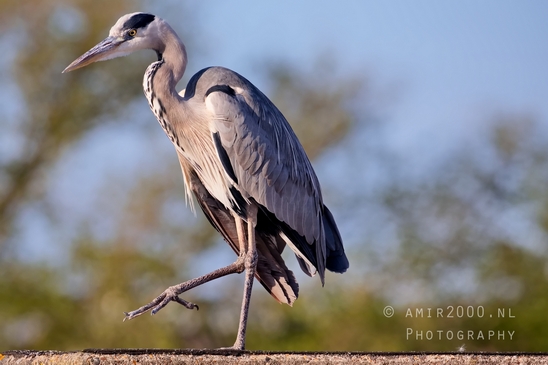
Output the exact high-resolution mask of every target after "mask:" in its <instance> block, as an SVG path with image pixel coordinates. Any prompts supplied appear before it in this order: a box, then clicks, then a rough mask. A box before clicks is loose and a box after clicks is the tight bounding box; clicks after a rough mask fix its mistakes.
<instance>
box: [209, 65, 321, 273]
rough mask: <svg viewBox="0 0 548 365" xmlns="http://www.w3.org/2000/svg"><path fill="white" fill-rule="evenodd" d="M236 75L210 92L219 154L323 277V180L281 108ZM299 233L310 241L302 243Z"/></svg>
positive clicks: (236, 182) (237, 183)
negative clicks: (321, 187)
mask: <svg viewBox="0 0 548 365" xmlns="http://www.w3.org/2000/svg"><path fill="white" fill-rule="evenodd" d="M236 75H237V74H236ZM237 76H238V77H237V78H235V79H233V80H229V81H231V83H227V84H216V85H215V86H212V87H210V88H209V89H208V90H207V92H206V93H205V98H206V107H207V109H208V110H209V111H210V113H211V114H212V118H211V123H210V130H211V135H212V139H213V141H214V143H215V146H216V150H217V153H218V157H219V159H220V160H221V163H222V165H223V167H224V169H225V172H226V175H227V178H229V179H230V180H231V183H232V185H233V186H234V187H235V188H236V189H237V190H238V191H239V193H240V194H241V195H242V196H243V198H244V199H248V200H249V199H253V200H254V201H256V202H257V203H259V204H260V205H261V207H263V208H264V209H266V210H267V211H268V212H269V213H272V214H273V215H274V216H275V218H276V219H277V220H279V221H280V222H283V223H285V224H286V225H287V226H288V227H290V228H291V231H287V230H286V231H284V232H283V233H284V236H285V237H286V238H287V240H286V243H288V244H289V245H290V246H291V248H292V249H293V251H294V252H295V253H296V255H297V258H299V261H300V263H301V267H303V266H304V267H303V269H304V271H305V272H307V271H308V272H307V273H308V274H314V271H315V268H313V267H312V268H311V267H310V266H311V265H310V264H312V266H316V268H317V269H318V271H319V272H320V275H321V277H322V281H323V273H324V271H325V260H326V252H325V251H326V248H325V235H324V228H323V224H324V219H323V208H324V206H323V203H322V197H321V192H320V186H319V182H318V179H317V177H316V175H315V173H314V170H313V169H312V165H311V163H310V161H309V160H308V157H307V156H306V153H305V151H304V149H303V147H302V146H301V144H300V142H299V141H298V139H297V137H296V136H295V134H294V132H293V130H292V129H291V127H290V126H289V124H288V122H287V121H286V119H285V118H284V116H283V115H282V113H281V112H280V111H279V110H278V109H277V108H276V106H274V104H273V103H272V102H271V101H270V100H269V99H268V98H267V97H266V96H265V95H264V94H262V93H261V92H260V91H259V90H258V89H257V88H255V87H254V86H253V85H252V84H251V83H249V82H248V81H247V80H245V79H244V78H243V77H241V76H239V75H237ZM291 236H293V237H291ZM297 236H300V238H301V240H300V241H302V239H304V240H305V241H306V242H307V243H308V245H307V244H300V241H299V237H297ZM284 240H285V239H284ZM303 264H304V265H303ZM307 269H308V270H307Z"/></svg>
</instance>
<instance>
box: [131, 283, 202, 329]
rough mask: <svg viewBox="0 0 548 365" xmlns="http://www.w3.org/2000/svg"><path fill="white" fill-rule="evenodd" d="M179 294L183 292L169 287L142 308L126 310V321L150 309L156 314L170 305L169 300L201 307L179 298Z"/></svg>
mask: <svg viewBox="0 0 548 365" xmlns="http://www.w3.org/2000/svg"><path fill="white" fill-rule="evenodd" d="M179 294H181V293H178V292H177V290H174V288H173V287H169V288H167V289H166V290H165V291H164V292H163V293H162V294H160V295H159V296H158V297H156V298H155V299H154V300H153V301H152V302H150V303H148V304H146V305H144V306H142V307H141V308H139V309H136V310H134V311H131V312H124V314H125V317H124V322H125V321H126V320H131V319H133V318H135V317H138V316H140V315H142V314H145V313H146V312H148V311H150V314H151V315H155V314H156V313H158V312H159V311H160V310H161V309H162V308H164V307H165V306H166V305H168V304H169V302H172V301H173V302H176V303H179V304H181V305H182V306H184V307H185V308H187V309H194V308H196V310H199V309H200V308H199V307H198V305H196V304H194V303H191V302H188V301H186V300H184V299H181V298H179Z"/></svg>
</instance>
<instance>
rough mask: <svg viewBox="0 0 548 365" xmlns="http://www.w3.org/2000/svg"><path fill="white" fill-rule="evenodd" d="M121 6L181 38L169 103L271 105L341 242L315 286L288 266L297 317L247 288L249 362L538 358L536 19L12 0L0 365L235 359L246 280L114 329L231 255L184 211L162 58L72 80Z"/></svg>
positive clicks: (323, 7) (541, 120)
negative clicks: (157, 95)
mask: <svg viewBox="0 0 548 365" xmlns="http://www.w3.org/2000/svg"><path fill="white" fill-rule="evenodd" d="M133 11H148V12H152V13H154V14H157V15H159V16H161V17H163V18H165V19H166V20H168V21H169V22H170V24H171V25H172V26H173V28H174V29H175V30H176V31H177V32H178V33H179V35H180V36H181V38H182V39H183V41H184V42H185V43H186V45H187V50H188V53H189V58H190V61H189V66H188V69H187V73H186V75H185V78H184V79H183V80H182V82H181V83H180V88H181V89H182V88H184V85H185V83H186V81H187V80H188V79H189V78H190V76H191V75H192V74H193V73H195V72H197V71H198V70H200V69H201V68H203V67H206V66H210V65H223V66H226V67H229V68H231V69H233V70H235V71H237V72H239V73H241V74H243V75H245V76H246V77H247V78H248V79H250V80H251V81H252V82H253V83H255V84H256V85H257V86H258V87H259V88H261V89H262V90H263V91H264V92H265V93H266V94H267V95H268V96H269V97H271V99H272V100H273V101H274V102H275V103H276V104H277V105H278V107H279V108H280V109H281V110H282V112H283V113H284V114H285V115H286V117H287V118H288V120H289V121H290V123H291V124H292V125H293V127H294V129H295V131H296V133H297V135H298V136H299V138H300V139H301V141H302V142H303V145H304V146H305V149H306V150H307V152H308V154H309V156H310V157H311V159H312V160H313V164H314V166H315V169H316V171H317V174H318V176H319V178H320V181H321V183H322V187H323V191H324V199H325V202H326V204H327V205H328V206H329V207H330V209H331V210H332V211H333V213H334V215H335V218H336V220H337V222H338V224H339V227H340V230H341V233H342V236H343V239H344V241H345V245H346V247H347V253H348V255H349V258H350V264H351V266H350V270H349V271H348V272H347V273H346V274H344V275H338V274H328V275H327V278H326V285H325V287H323V288H322V287H321V284H320V282H319V280H318V278H317V277H316V278H308V277H306V276H305V275H304V274H302V273H301V272H300V270H299V269H298V265H297V264H296V261H295V260H294V258H293V256H292V255H291V254H290V253H289V252H288V253H287V255H286V258H287V261H288V262H289V266H290V267H291V268H292V269H293V270H294V271H295V273H296V274H297V278H298V280H299V282H300V284H301V293H300V298H299V300H298V301H297V302H296V304H295V305H294V307H293V308H290V307H288V306H283V305H279V304H278V303H276V302H275V301H274V300H273V299H272V298H271V297H270V296H269V295H268V294H267V293H266V291H264V290H262V288H261V287H260V286H256V287H255V291H254V293H253V298H252V304H251V318H250V325H249V329H248V331H249V332H248V341H247V345H248V348H249V349H252V350H258V349H260V350H303V351H304V350H330V351H349V350H355V351H408V350H428V351H454V350H457V348H460V347H463V346H464V348H465V349H466V350H471V351H474V350H484V351H541V350H546V349H547V347H546V343H547V342H546V340H547V338H548V316H547V315H546V313H547V311H548V261H547V259H548V144H547V141H548V66H547V65H548V22H547V21H546V19H547V15H548V3H547V2H546V1H522V2H516V1H506V0H502V1H500V0H496V1H488V0H486V1H481V2H477V1H445V2H439V1H434V0H432V1H426V0H425V1H412V2H410V1H350V0H348V1H342V2H335V1H313V0H307V1H299V2H294V1H288V0H286V1H261V2H255V1H231V2H225V1H221V0H212V1H207V2H192V1H174V0H173V1H163V2H153V1H133V0H132V1H129V0H125V1H115V2H113V1H101V0H93V1H92V0H73V1H69V0H45V1H42V0H41V1H38V0H28V1H24V2H23V1H18V0H1V1H0V85H1V87H0V351H1V350H6V349H22V348H26V349H57V350H75V349H82V348H99V347H132V348H134V347H147V348H150V347H159V348H182V347H198V348H201V347H220V346H228V345H231V344H232V343H233V341H234V336H235V333H236V329H237V321H238V315H239V306H240V301H241V294H242V283H243V281H242V277H241V276H232V277H227V278H223V279H220V280H218V281H217V282H214V283H210V284H207V285H205V286H204V287H202V288H198V289H195V290H192V291H190V292H188V293H187V294H185V295H184V298H185V299H187V300H190V301H193V302H195V303H197V304H199V305H200V310H199V311H188V310H185V309H184V308H182V307H180V306H177V305H174V304H172V305H169V306H168V307H166V308H165V309H164V310H162V311H161V312H160V313H158V314H157V315H156V316H154V317H152V316H148V315H146V316H142V317H139V318H137V319H135V320H132V321H130V322H122V319H123V317H124V315H123V312H124V311H128V310H133V309H135V308H137V307H139V306H141V305H142V304H144V303H147V302H148V301H149V300H151V299H152V298H153V297H155V296H156V295H157V294H159V293H160V292H161V291H163V290H164V289H165V288H166V287H167V286H170V285H173V284H176V283H179V282H181V281H184V280H186V279H189V278H192V277H195V276H197V275H201V274H203V273H205V272H208V271H209V270H212V269H214V268H216V267H219V266H220V265H225V264H228V263H230V262H232V261H233V260H234V254H233V252H232V251H231V250H230V248H229V247H228V245H227V244H226V243H224V242H223V241H222V239H221V238H220V235H218V234H217V233H216V232H215V231H214V230H213V229H212V228H211V227H210V226H209V224H208V223H207V222H206V220H205V219H204V218H203V216H202V214H201V212H198V214H197V216H194V215H193V214H192V213H191V211H190V209H189V208H188V207H187V206H186V205H185V201H184V190H183V180H182V177H181V173H180V170H179V166H178V162H177V158H176V155H175V153H174V151H173V147H172V146H171V143H170V142H169V140H168V139H167V138H166V137H165V135H164V133H163V131H162V129H161V128H160V127H159V126H158V124H157V122H156V120H155V118H154V116H153V115H152V113H151V112H150V111H149V109H148V105H147V102H146V100H145V98H144V96H143V94H142V90H141V82H142V75H143V72H144V70H145V68H146V66H147V65H148V64H149V63H150V62H151V61H153V60H154V58H155V56H154V54H153V52H142V53H139V54H134V55H132V56H131V57H127V58H122V59H116V60H112V61H109V62H104V63H100V64H95V65H92V66H90V67H87V68H85V69H82V70H78V71H76V72H72V73H69V74H61V71H62V70H63V69H64V68H65V67H66V66H67V65H68V64H69V63H70V62H71V61H72V60H74V59H75V58H76V57H77V56H79V55H80V54H82V53H83V52H84V51H86V50H87V49H89V48H91V47H92V46H93V45H95V44H96V43H97V42H99V41H100V40H102V39H103V38H104V37H105V36H106V35H107V34H108V30H109V29H110V27H111V26H112V25H113V24H114V23H115V21H116V20H117V19H118V18H119V17H120V16H121V15H123V14H125V13H128V12H133ZM387 306H390V307H392V308H393V309H394V313H393V315H392V316H387V315H386V314H390V311H389V309H388V310H387V309H385V308H387ZM428 308H432V309H431V313H432V314H431V315H430V316H428ZM421 309H422V314H421V312H420V311H421ZM439 309H441V310H442V312H443V313H442V314H443V317H437V316H436V315H435V314H437V313H438V311H439ZM434 313H435V314H434ZM421 331H422V332H421ZM428 331H431V333H430V334H431V335H432V336H431V337H430V335H429V333H428ZM438 331H441V332H438ZM458 331H464V332H458ZM489 331H493V332H492V333H493V335H492V336H491V332H489ZM419 333H421V334H422V337H421V336H420V335H419ZM459 333H461V334H464V337H462V338H461V337H460V336H459ZM470 333H471V334H472V336H471V337H470ZM501 333H502V337H501V335H500V334H501ZM428 337H430V339H429V338H428Z"/></svg>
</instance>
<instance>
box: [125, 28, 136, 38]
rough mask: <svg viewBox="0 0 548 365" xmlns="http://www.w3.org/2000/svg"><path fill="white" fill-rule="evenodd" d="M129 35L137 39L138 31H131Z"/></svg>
mask: <svg viewBox="0 0 548 365" xmlns="http://www.w3.org/2000/svg"><path fill="white" fill-rule="evenodd" d="M127 34H129V35H130V36H131V37H135V36H136V35H137V31H136V30H135V29H130V30H129V32H127Z"/></svg>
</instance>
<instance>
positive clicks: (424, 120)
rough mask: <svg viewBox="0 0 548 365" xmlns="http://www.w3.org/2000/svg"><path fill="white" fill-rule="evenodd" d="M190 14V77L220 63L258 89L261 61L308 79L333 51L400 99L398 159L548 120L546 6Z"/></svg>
mask: <svg viewBox="0 0 548 365" xmlns="http://www.w3.org/2000/svg"><path fill="white" fill-rule="evenodd" d="M190 8H191V7H190V6H189V9H190ZM196 10H197V11H196V14H192V17H193V22H196V23H197V24H199V31H200V33H201V34H200V37H201V38H203V39H204V42H205V43H206V44H207V53H206V56H205V57H203V58H200V59H193V57H192V54H190V65H189V70H192V71H196V70H198V69H200V68H202V67H203V66H206V65H212V64H215V65H223V66H226V67H229V68H232V69H234V70H236V71H238V72H240V73H242V74H244V76H246V77H248V78H249V79H251V80H252V81H254V82H255V83H257V84H258V86H261V82H263V81H262V79H261V76H262V75H260V72H259V71H260V65H261V62H263V61H265V60H284V61H286V62H289V63H293V64H296V65H298V68H301V69H306V67H307V65H312V63H313V62H314V61H315V60H316V58H317V57H319V56H321V55H322V54H325V53H329V54H331V55H332V56H333V57H334V59H335V60H336V62H337V65H338V67H339V68H340V69H342V70H344V71H345V72H347V73H352V72H354V73H363V74H366V75H368V77H369V78H370V79H371V80H372V82H373V83H374V85H375V86H376V87H378V88H379V89H378V92H379V93H381V94H382V93H383V92H385V91H386V90H390V89H391V88H394V87H395V88H396V89H397V91H396V94H397V98H398V100H397V102H395V103H394V104H391V105H390V107H391V109H390V113H389V115H388V117H389V119H390V122H391V123H392V125H393V129H392V130H391V131H390V137H389V141H387V142H389V143H392V144H393V147H394V148H395V149H401V150H402V151H407V150H408V149H418V150H420V149H421V148H427V149H428V150H430V149H432V148H434V149H436V151H437V150H439V151H443V150H444V149H447V148H452V146H454V145H455V144H462V143H466V142H467V141H469V140H473V139H474V138H475V136H476V135H477V134H478V132H479V133H481V132H482V126H481V125H478V123H481V122H482V121H484V120H487V119H489V117H490V116H491V114H492V113H498V112H503V113H528V114H532V115H534V116H536V117H537V118H538V120H539V121H540V122H541V123H546V122H547V121H548V102H547V101H548V67H547V65H548V46H547V45H548V21H547V20H546V19H547V18H546V17H547V15H548V2H546V1H481V2H479V1H458V2H457V1H444V2H440V1H357V0H356V1H342V2H334V1H311V0H308V1H297V2H296V1H287V0H285V1H261V2H254V1H230V2H225V1H209V2H207V3H203V4H202V5H201V6H200V7H199V8H198V9H196ZM159 15H160V16H163V17H164V18H166V19H167V20H168V21H170V22H171V23H173V26H174V27H175V28H176V29H177V28H179V29H183V28H184V26H185V25H184V24H179V22H178V17H177V14H176V13H170V14H159ZM198 62H204V64H196V63H198ZM318 77H322V75H318ZM374 91H375V90H374ZM425 139H426V140H427V141H429V143H425ZM434 141H436V143H433V142H434Z"/></svg>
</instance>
